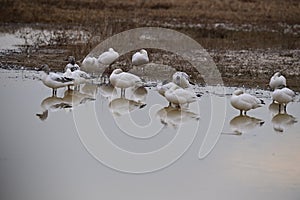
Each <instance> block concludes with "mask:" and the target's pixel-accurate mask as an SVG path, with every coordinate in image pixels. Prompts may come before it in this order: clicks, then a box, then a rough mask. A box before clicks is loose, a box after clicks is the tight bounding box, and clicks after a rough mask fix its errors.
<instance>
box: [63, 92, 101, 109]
mask: <svg viewBox="0 0 300 200" xmlns="http://www.w3.org/2000/svg"><path fill="white" fill-rule="evenodd" d="M62 99H63V101H64V103H67V104H69V105H71V106H72V108H74V107H76V106H79V105H80V104H84V103H86V102H88V101H94V100H96V99H95V98H93V96H91V95H88V94H84V93H81V92H79V91H77V90H66V91H65V93H64V97H63V98H62Z"/></svg>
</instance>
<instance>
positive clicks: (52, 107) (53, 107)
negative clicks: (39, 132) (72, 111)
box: [36, 96, 72, 121]
mask: <svg viewBox="0 0 300 200" xmlns="http://www.w3.org/2000/svg"><path fill="white" fill-rule="evenodd" d="M71 107H72V105H71V104H68V103H66V102H64V100H63V98H60V97H56V96H51V97H47V98H45V99H44V100H43V101H42V103H41V108H42V109H43V112H42V113H38V114H36V116H38V117H39V118H40V120H42V121H44V120H46V119H47V118H48V112H49V111H50V112H57V111H59V110H61V109H65V108H71Z"/></svg>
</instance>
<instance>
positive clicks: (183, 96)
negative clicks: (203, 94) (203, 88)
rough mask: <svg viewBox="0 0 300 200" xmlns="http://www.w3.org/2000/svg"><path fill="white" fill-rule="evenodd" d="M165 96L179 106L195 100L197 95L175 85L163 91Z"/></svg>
mask: <svg viewBox="0 0 300 200" xmlns="http://www.w3.org/2000/svg"><path fill="white" fill-rule="evenodd" d="M165 98H166V99H167V100H168V101H169V102H170V103H171V104H174V105H176V106H177V107H181V106H182V105H184V104H187V105H188V104H189V103H192V102H194V101H196V99H197V96H196V94H195V93H194V92H192V91H189V90H186V89H183V88H181V87H179V86H177V85H175V86H172V87H171V88H170V89H168V90H167V91H166V92H165Z"/></svg>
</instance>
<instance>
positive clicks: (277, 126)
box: [272, 113, 297, 132]
mask: <svg viewBox="0 0 300 200" xmlns="http://www.w3.org/2000/svg"><path fill="white" fill-rule="evenodd" d="M272 123H273V129H274V130H275V131H276V132H283V131H284V130H285V129H287V128H288V127H289V126H292V125H293V124H295V123H297V120H296V118H295V117H294V116H292V115H289V114H287V113H278V114H277V115H275V116H274V117H273V118H272Z"/></svg>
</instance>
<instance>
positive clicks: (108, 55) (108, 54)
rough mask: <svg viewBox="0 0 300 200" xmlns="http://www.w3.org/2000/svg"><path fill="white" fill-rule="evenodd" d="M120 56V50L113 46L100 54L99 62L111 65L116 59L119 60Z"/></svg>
mask: <svg viewBox="0 0 300 200" xmlns="http://www.w3.org/2000/svg"><path fill="white" fill-rule="evenodd" d="M119 56H120V55H119V53H118V52H116V51H115V50H114V49H113V48H109V49H108V51H105V52H103V53H102V54H100V56H99V57H98V62H99V63H102V64H104V65H110V64H112V63H113V62H114V61H115V60H117V59H118V58H119Z"/></svg>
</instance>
